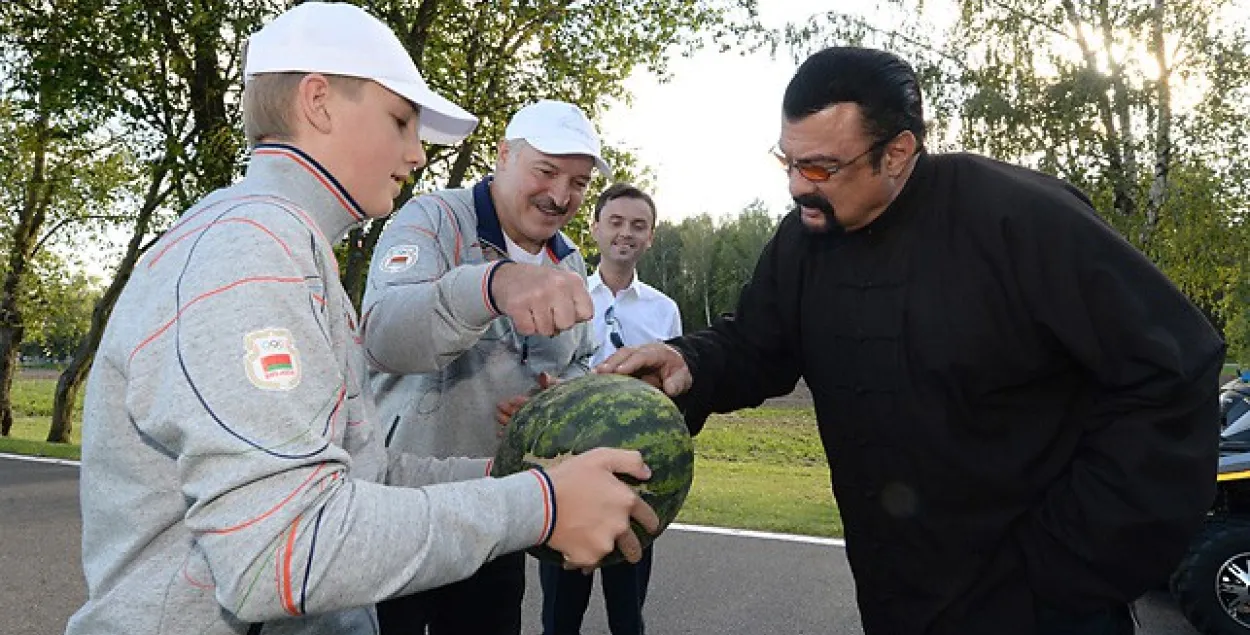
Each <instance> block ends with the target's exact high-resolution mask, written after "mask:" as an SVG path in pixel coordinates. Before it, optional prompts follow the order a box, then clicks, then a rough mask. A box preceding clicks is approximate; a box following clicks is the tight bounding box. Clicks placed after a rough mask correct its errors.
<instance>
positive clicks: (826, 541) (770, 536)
mask: <svg viewBox="0 0 1250 635" xmlns="http://www.w3.org/2000/svg"><path fill="white" fill-rule="evenodd" d="M668 527H669V529H676V530H677V531H689V532H691V533H697V534H716V535H719V536H737V537H739V538H756V539H759V540H780V541H783V542H802V543H806V544H809V545H825V546H827V547H845V546H846V541H845V540H842V539H841V538H820V537H818V536H800V535H797V534H779V533H774V532H771V531H753V530H750V529H732V528H727V527H708V526H706V525H685V524H682V523H673V524H671V525H669V526H668Z"/></svg>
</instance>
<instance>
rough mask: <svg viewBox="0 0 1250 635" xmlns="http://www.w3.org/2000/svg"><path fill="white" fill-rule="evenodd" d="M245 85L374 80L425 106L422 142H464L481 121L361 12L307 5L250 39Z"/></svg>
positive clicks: (346, 6)
mask: <svg viewBox="0 0 1250 635" xmlns="http://www.w3.org/2000/svg"><path fill="white" fill-rule="evenodd" d="M243 66H244V68H243V76H244V81H246V80H248V79H251V78H252V77H254V76H256V75H261V74H264V73H289V72H304V73H325V74H327V75H342V76H345V77H358V78H361V79H370V80H373V81H375V82H377V83H379V84H381V85H382V86H384V87H386V88H387V89H389V90H390V91H391V92H394V93H395V94H397V95H399V96H400V97H403V98H405V99H407V100H408V101H410V102H412V103H414V104H416V105H418V106H420V107H421V129H420V135H421V138H422V139H424V140H426V141H429V142H430V143H439V144H453V143H458V142H459V141H460V140H461V139H464V138H465V137H467V136H468V135H469V133H470V132H473V129H474V128H475V127H477V117H474V116H473V115H471V114H469V113H468V112H467V111H465V109H463V108H461V107H460V106H457V105H456V104H453V103H452V102H451V101H449V100H448V99H446V98H444V97H443V96H441V95H439V94H437V93H435V92H434V91H432V90H430V87H429V86H427V85H426V84H425V79H423V78H422V77H421V72H420V71H418V70H417V65H416V64H414V63H413V62H412V56H410V55H409V54H408V51H406V50H405V49H404V46H403V44H400V42H399V38H397V37H395V33H394V32H393V31H391V29H390V27H388V26H386V24H384V23H383V22H382V21H381V20H379V19H377V18H375V17H373V16H371V15H369V14H368V13H365V11H364V10H363V9H361V8H359V7H356V6H354V5H350V4H344V3H338V2H305V3H304V4H301V5H299V6H297V7H295V8H293V9H291V10H290V11H287V12H286V13H283V14H282V15H280V16H278V17H277V18H274V19H273V21H271V22H270V23H269V24H266V25H265V26H264V27H263V28H262V29H261V30H259V31H257V32H256V33H255V34H253V35H252V37H251V38H249V39H248V42H247V60H246V61H245V62H244V65H243Z"/></svg>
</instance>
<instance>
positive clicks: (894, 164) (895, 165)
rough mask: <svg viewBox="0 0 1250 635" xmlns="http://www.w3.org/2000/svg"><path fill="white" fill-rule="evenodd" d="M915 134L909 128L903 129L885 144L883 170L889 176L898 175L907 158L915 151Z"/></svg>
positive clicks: (901, 171)
mask: <svg viewBox="0 0 1250 635" xmlns="http://www.w3.org/2000/svg"><path fill="white" fill-rule="evenodd" d="M916 145H917V144H916V135H914V134H912V132H911V131H910V130H904V131H903V132H901V133H899V135H898V136H897V137H895V138H894V139H893V140H892V141H890V143H888V144H886V146H885V171H886V173H887V174H889V175H890V176H891V177H898V176H899V175H900V174H902V173H903V168H904V167H906V165H907V161H908V159H911V157H912V155H914V154H915V153H916Z"/></svg>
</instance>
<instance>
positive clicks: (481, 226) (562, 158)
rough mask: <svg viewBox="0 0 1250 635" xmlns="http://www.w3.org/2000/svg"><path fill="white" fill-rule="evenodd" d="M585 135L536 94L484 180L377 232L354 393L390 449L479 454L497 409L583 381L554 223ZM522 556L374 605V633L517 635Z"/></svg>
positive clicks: (574, 260) (407, 210)
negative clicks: (364, 375) (360, 387)
mask: <svg viewBox="0 0 1250 635" xmlns="http://www.w3.org/2000/svg"><path fill="white" fill-rule="evenodd" d="M596 168H597V169H599V170H600V171H602V172H605V173H606V172H608V166H607V164H606V163H605V162H604V160H603V158H602V157H601V156H600V148H599V137H598V135H597V134H596V133H595V129H594V127H593V126H592V125H591V123H590V121H589V120H588V119H587V118H586V116H585V114H583V113H582V111H581V109H579V108H578V107H577V106H574V105H572V104H568V103H564V102H559V101H550V100H543V101H539V102H537V103H533V104H530V105H528V106H526V107H524V108H522V109H521V110H520V111H518V112H517V113H516V114H515V115H514V116H513V118H512V121H511V122H509V124H508V127H507V129H506V131H505V133H504V139H503V140H502V141H500V143H499V153H498V158H497V161H496V166H495V173H494V175H493V176H488V177H486V178H485V179H483V180H482V181H480V182H478V183H477V184H476V185H473V186H472V187H468V188H463V189H451V190H442V191H437V192H433V193H431V194H427V195H424V196H419V197H417V198H414V199H412V200H411V201H409V202H408V204H406V205H405V206H404V207H403V208H402V209H400V211H399V212H398V213H397V214H396V216H395V218H394V219H393V220H392V221H391V223H390V224H389V225H388V226H387V228H386V230H385V231H384V232H383V233H382V237H381V239H380V240H379V241H378V245H377V248H376V251H375V252H374V258H373V263H372V264H371V266H370V269H369V282H368V285H367V288H366V291H365V298H364V307H363V313H364V317H363V320H362V322H363V325H362V328H363V330H364V340H365V352H366V355H367V356H368V361H369V365H370V370H371V380H370V383H371V384H372V386H373V388H374V392H375V394H376V395H377V397H378V414H379V419H380V420H381V421H382V422H383V425H385V426H386V428H387V430H386V441H387V445H388V446H389V447H391V448H397V449H401V450H404V451H407V452H414V453H417V454H421V455H425V456H434V457H440V458H444V457H455V456H466V457H492V456H494V455H495V451H496V449H497V448H498V446H499V439H500V436H501V433H502V430H503V429H502V427H501V426H500V425H499V424H498V423H496V413H497V412H498V411H499V410H500V408H501V407H503V408H506V407H507V404H508V403H509V402H510V399H511V398H513V397H515V396H517V395H522V394H528V393H531V392H533V391H535V390H538V389H541V388H544V387H546V386H547V385H548V384H549V383H550V382H553V381H558V380H560V379H565V378H570V377H575V376H579V375H582V374H585V373H586V372H588V371H589V368H590V367H589V361H590V358H591V356H592V355H593V354H594V351H595V348H596V346H595V341H594V339H593V335H592V331H591V328H590V323H589V322H588V320H590V319H591V318H592V317H593V310H594V309H593V307H594V303H593V302H592V301H591V299H590V295H589V293H588V292H587V291H586V282H585V275H586V265H585V262H584V261H583V260H582V256H581V254H579V253H578V251H577V249H576V248H575V247H574V246H573V243H572V241H571V240H569V239H568V237H566V236H564V235H563V234H562V233H561V232H560V229H561V228H562V227H564V225H565V224H566V223H568V222H569V220H570V219H571V218H572V217H573V215H574V214H576V213H577V211H578V208H579V207H581V204H582V200H583V198H584V197H585V195H586V188H587V187H588V186H589V184H590V179H591V175H592V172H593V170H594V169H596ZM524 564H525V561H524V557H523V555H522V554H515V555H512V556H504V557H502V558H498V559H496V560H494V561H493V562H491V563H490V564H488V565H486V566H485V567H483V569H482V570H481V571H480V572H478V573H477V574H476V575H474V576H473V577H471V578H469V579H468V580H465V581H463V582H459V583H457V584H454V585H450V586H448V587H445V588H442V589H438V590H436V591H433V592H429V593H422V594H418V595H414V596H410V597H405V598H397V599H395V600H392V601H390V602H386V603H383V604H382V605H380V606H379V607H378V616H379V620H380V622H381V624H382V631H383V633H384V634H385V635H407V634H409V633H424V632H426V628H427V627H428V628H429V632H430V633H432V634H434V635H442V634H451V633H474V634H475V635H515V634H517V633H519V632H520V629H521V598H522V595H523V594H524V591H525V577H524Z"/></svg>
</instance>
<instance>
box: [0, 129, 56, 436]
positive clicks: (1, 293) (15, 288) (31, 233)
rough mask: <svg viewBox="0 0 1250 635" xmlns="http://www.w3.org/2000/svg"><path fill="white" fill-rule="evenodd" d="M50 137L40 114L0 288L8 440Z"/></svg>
mask: <svg viewBox="0 0 1250 635" xmlns="http://www.w3.org/2000/svg"><path fill="white" fill-rule="evenodd" d="M50 143H51V134H50V131H49V129H48V115H47V113H46V112H41V113H40V114H39V118H38V119H37V120H36V121H35V145H34V156H32V157H31V172H30V179H29V180H28V181H27V182H26V188H25V192H24V193H23V200H22V209H21V210H19V216H18V222H17V225H16V226H15V227H14V228H13V237H12V244H11V249H12V251H10V252H9V262H8V270H7V271H5V274H4V285H3V287H0V436H9V432H10V430H12V428H13V399H12V394H13V378H14V376H15V375H16V374H17V354H18V349H19V348H20V347H21V345H22V337H23V336H24V334H25V326H24V324H25V323H24V322H23V318H22V312H21V307H19V306H18V297H19V293H20V292H21V285H22V276H24V275H25V273H26V268H27V267H28V266H29V265H30V257H31V254H32V253H33V251H34V248H35V245H36V244H37V243H38V241H37V237H38V234H39V228H40V227H41V226H42V225H43V222H44V220H45V219H46V218H47V211H48V205H49V203H50V201H51V193H50V191H49V185H48V180H47V174H46V169H47V161H48V155H47V150H48V145H49V144H50Z"/></svg>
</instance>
